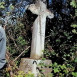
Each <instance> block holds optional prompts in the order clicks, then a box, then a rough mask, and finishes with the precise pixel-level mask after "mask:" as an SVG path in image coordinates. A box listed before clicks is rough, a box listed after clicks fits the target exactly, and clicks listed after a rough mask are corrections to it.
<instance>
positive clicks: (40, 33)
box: [28, 0, 54, 59]
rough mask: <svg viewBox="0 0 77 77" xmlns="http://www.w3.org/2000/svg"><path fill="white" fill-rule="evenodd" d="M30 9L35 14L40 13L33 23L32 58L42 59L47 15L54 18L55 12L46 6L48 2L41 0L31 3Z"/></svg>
mask: <svg viewBox="0 0 77 77" xmlns="http://www.w3.org/2000/svg"><path fill="white" fill-rule="evenodd" d="M28 9H29V10H30V11H31V12H32V13H33V14H36V15H38V17H37V18H36V20H35V21H34V23H33V32H32V43H31V55H30V58H32V59H40V58H41V57H42V56H43V51H44V42H45V28H46V17H48V18H53V17H54V14H53V13H51V12H50V11H49V10H48V9H47V8H46V4H45V3H43V1H41V0H39V1H38V2H36V3H35V4H31V5H30V6H29V7H28Z"/></svg>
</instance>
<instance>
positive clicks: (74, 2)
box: [70, 0, 77, 8]
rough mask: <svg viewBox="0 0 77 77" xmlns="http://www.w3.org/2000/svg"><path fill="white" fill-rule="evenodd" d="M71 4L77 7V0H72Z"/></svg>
mask: <svg viewBox="0 0 77 77" xmlns="http://www.w3.org/2000/svg"><path fill="white" fill-rule="evenodd" d="M70 5H71V6H72V7H75V8H77V3H76V1H75V0H72V2H70Z"/></svg>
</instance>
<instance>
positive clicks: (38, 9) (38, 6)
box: [28, 1, 54, 18]
mask: <svg viewBox="0 0 77 77" xmlns="http://www.w3.org/2000/svg"><path fill="white" fill-rule="evenodd" d="M42 5H43V6H42ZM28 9H29V10H30V11H31V12H32V13H33V14H36V15H43V14H45V15H46V17H48V18H53V17H54V15H53V13H51V11H49V10H48V9H47V8H46V4H45V3H43V2H42V1H39V2H38V3H35V4H31V5H30V6H29V7H28Z"/></svg>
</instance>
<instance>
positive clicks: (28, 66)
mask: <svg viewBox="0 0 77 77" xmlns="http://www.w3.org/2000/svg"><path fill="white" fill-rule="evenodd" d="M40 63H42V64H44V65H49V64H51V63H52V62H51V60H44V61H42V60H34V59H28V58H22V59H21V63H20V66H19V69H20V70H21V71H24V73H28V72H29V71H30V72H32V73H34V75H35V77H37V76H38V75H40V74H41V73H42V74H44V75H45V77H48V76H47V75H48V74H49V73H51V71H52V69H51V68H49V67H44V66H42V67H41V66H40ZM41 70H43V71H41ZM38 77H40V76H38Z"/></svg>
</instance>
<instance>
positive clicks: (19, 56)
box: [13, 46, 30, 62]
mask: <svg viewBox="0 0 77 77" xmlns="http://www.w3.org/2000/svg"><path fill="white" fill-rule="evenodd" d="M29 48H30V46H28V47H27V48H26V49H25V50H24V51H23V52H22V53H21V54H20V55H19V56H17V57H16V58H15V59H14V60H13V62H15V61H16V60H17V59H18V58H19V57H20V56H21V55H22V54H23V53H24V52H25V51H26V50H28V49H29Z"/></svg>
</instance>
